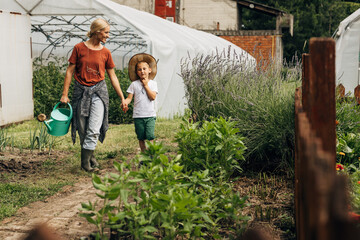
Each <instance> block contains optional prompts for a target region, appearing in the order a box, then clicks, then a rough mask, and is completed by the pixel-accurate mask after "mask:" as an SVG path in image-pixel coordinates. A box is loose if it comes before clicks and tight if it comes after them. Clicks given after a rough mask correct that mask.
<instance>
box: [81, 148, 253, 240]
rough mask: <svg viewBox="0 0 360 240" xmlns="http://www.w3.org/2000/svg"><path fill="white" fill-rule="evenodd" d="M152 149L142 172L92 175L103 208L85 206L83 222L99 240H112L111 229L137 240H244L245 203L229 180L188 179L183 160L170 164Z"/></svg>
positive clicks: (123, 169)
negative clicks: (227, 239)
mask: <svg viewBox="0 0 360 240" xmlns="http://www.w3.org/2000/svg"><path fill="white" fill-rule="evenodd" d="M147 146H148V150H147V151H146V152H145V153H143V154H142V155H141V157H140V159H139V160H140V161H142V162H143V165H142V166H141V167H140V169H139V170H138V171H132V170H131V166H130V165H129V164H126V163H122V164H119V163H117V162H115V163H114V167H115V169H116V170H117V172H116V173H110V174H108V175H106V176H105V177H103V178H100V177H98V176H97V175H93V184H94V187H95V188H96V189H98V190H100V191H101V192H102V193H100V194H97V195H98V196H99V197H100V198H102V199H103V200H104V204H103V205H101V206H98V203H97V202H95V203H93V202H90V201H89V203H82V209H81V211H82V213H81V216H83V217H85V218H86V219H87V220H88V222H90V223H92V224H95V225H96V226H97V227H98V229H99V232H98V233H97V236H96V239H108V237H107V236H106V231H105V230H106V229H107V228H111V229H113V230H114V231H116V232H117V237H118V238H121V237H125V236H132V238H133V239H157V238H161V239H169V240H170V239H171V240H172V239H176V237H185V238H191V239H195V238H196V239H203V237H208V238H209V237H210V238H211V239H220V238H221V236H220V232H219V229H220V228H224V229H227V231H229V233H228V234H230V235H232V236H233V238H236V237H238V236H240V235H241V234H242V232H243V231H244V230H245V226H246V223H247V220H248V217H245V216H243V215H242V214H241V210H242V209H243V207H244V206H245V201H246V197H240V196H239V195H238V193H235V192H234V191H233V190H232V187H231V185H230V183H228V182H226V181H225V175H224V174H222V175H220V176H219V177H218V178H216V179H215V178H210V177H209V171H208V170H205V171H194V172H192V173H184V172H183V166H182V165H181V164H180V159H181V156H180V155H178V156H176V157H175V158H173V159H171V158H169V157H167V156H166V155H165V151H164V150H163V148H162V146H161V145H159V144H151V143H149V144H148V145H147ZM137 163H138V162H137ZM98 209H100V210H98ZM114 231H113V232H114Z"/></svg>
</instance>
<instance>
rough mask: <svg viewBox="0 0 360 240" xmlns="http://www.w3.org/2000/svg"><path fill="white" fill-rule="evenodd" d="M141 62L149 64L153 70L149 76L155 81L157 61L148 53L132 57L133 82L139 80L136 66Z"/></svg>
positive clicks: (131, 78) (131, 77)
mask: <svg viewBox="0 0 360 240" xmlns="http://www.w3.org/2000/svg"><path fill="white" fill-rule="evenodd" d="M139 62H147V63H148V64H149V66H150V68H151V73H150V74H149V78H150V79H154V78H155V76H156V71H157V66H156V60H155V58H154V57H153V56H151V55H150V54H147V53H139V54H136V55H134V56H132V57H131V59H130V61H129V66H128V68H129V78H130V80H131V81H135V80H137V79H139V76H138V75H137V74H136V65H137V64H138V63H139Z"/></svg>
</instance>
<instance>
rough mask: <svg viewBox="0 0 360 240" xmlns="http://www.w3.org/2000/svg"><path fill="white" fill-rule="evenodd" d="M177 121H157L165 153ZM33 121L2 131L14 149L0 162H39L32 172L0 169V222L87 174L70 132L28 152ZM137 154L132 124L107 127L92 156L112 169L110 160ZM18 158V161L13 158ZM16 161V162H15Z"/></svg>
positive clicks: (35, 125) (8, 150) (178, 120)
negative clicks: (83, 169) (43, 147)
mask: <svg viewBox="0 0 360 240" xmlns="http://www.w3.org/2000/svg"><path fill="white" fill-rule="evenodd" d="M180 121H181V120H180V119H173V120H165V119H158V120H157V122H156V129H155V134H156V135H157V141H162V142H164V146H166V148H167V150H170V151H175V150H176V147H175V144H174V142H173V139H174V135H175V133H176V132H177V129H178V127H179V126H180ZM40 124H42V123H39V122H37V121H36V120H30V121H25V122H23V123H21V124H17V125H12V126H10V127H8V128H6V132H7V135H8V136H13V138H14V143H13V145H14V147H13V148H11V147H8V148H7V149H5V150H4V151H3V156H1V157H0V160H4V161H5V160H10V159H11V158H15V157H17V156H21V158H19V159H22V160H21V161H23V162H27V163H29V164H30V162H31V161H41V163H42V164H41V165H40V167H36V169H33V170H34V171H33V172H30V173H23V172H21V173H20V172H18V169H16V171H14V172H10V173H9V172H1V168H0V196H1V197H0V220H1V219H3V218H5V217H9V216H12V215H13V214H14V213H15V212H16V211H17V210H18V209H19V208H21V207H23V206H25V205H27V204H29V203H31V202H34V201H39V200H44V199H46V198H47V197H49V196H51V195H53V194H54V193H56V192H57V191H59V190H60V189H61V188H62V187H63V186H65V185H72V184H74V183H75V182H76V181H78V180H79V179H80V178H84V177H85V178H88V177H89V176H90V175H89V174H88V173H86V172H84V171H81V170H80V145H79V138H77V139H76V140H77V142H76V144H75V145H73V143H72V141H71V135H70V132H69V133H68V134H67V135H65V136H62V137H57V138H56V142H55V144H54V147H53V149H52V151H51V154H49V149H46V148H45V149H43V150H42V151H40V150H38V149H34V150H33V151H31V150H30V139H29V132H30V130H31V131H34V129H36V128H39V126H40ZM139 151H140V149H139V146H138V141H137V139H136V135H135V131H134V125H133V124H121V125H113V124H112V125H110V127H109V131H108V132H107V135H106V138H105V141H104V143H103V144H101V143H99V144H98V146H97V148H96V156H97V158H98V160H99V163H100V164H101V165H102V167H103V168H108V167H112V163H113V161H122V160H124V159H132V158H133V157H134V156H135V155H136V154H137V153H138V152H139ZM16 159H18V158H16ZM19 161H20V160H19Z"/></svg>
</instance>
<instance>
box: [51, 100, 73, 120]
mask: <svg viewBox="0 0 360 240" xmlns="http://www.w3.org/2000/svg"><path fill="white" fill-rule="evenodd" d="M60 103H61V102H58V103H57V104H56V105H55V106H54V109H53V110H55V109H56V108H57V107H58V106H59V104H60ZM67 104H68V105H69V108H70V119H72V116H73V109H72V107H71V104H70V103H67Z"/></svg>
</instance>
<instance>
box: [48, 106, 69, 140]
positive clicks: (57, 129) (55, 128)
mask: <svg viewBox="0 0 360 240" xmlns="http://www.w3.org/2000/svg"><path fill="white" fill-rule="evenodd" d="M60 103H61V102H58V103H57V104H56V105H55V107H54V109H53V111H52V112H51V115H50V119H49V120H48V121H44V124H45V126H46V127H47V129H48V131H47V132H48V133H49V134H50V135H53V136H58V137H59V136H64V135H65V134H67V133H68V131H69V127H70V123H71V118H72V116H73V110H72V107H71V105H70V103H68V105H69V109H67V108H57V107H58V106H59V104H60Z"/></svg>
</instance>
